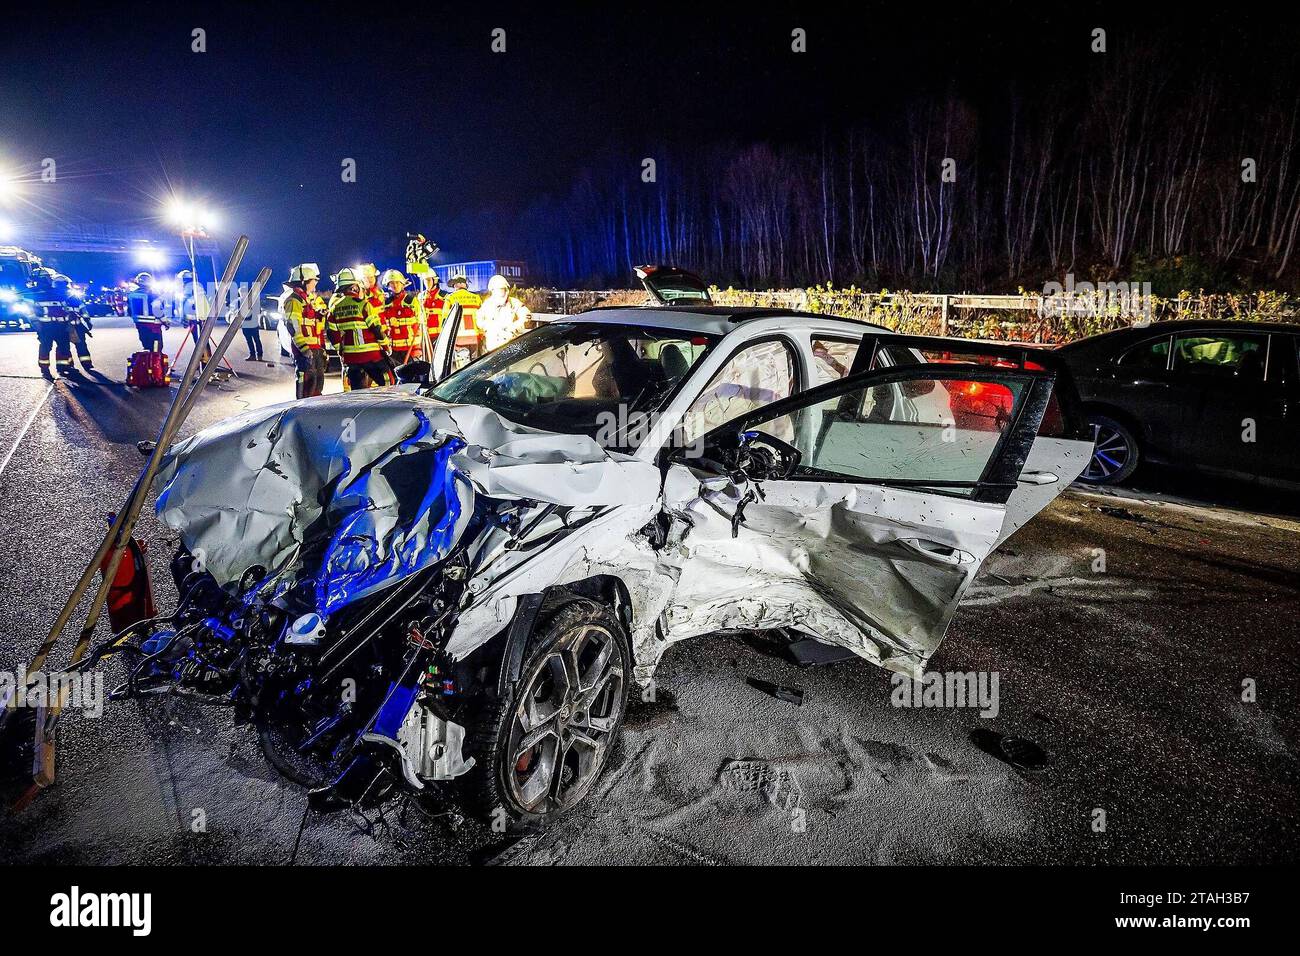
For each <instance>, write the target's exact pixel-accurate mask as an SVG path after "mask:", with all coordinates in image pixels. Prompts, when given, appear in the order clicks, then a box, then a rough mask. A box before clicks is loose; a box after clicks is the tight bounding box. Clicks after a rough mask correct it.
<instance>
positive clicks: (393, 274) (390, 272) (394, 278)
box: [379, 269, 411, 287]
mask: <svg viewBox="0 0 1300 956" xmlns="http://www.w3.org/2000/svg"><path fill="white" fill-rule="evenodd" d="M379 282H380V285H383V286H385V287H387V286H389V285H391V284H392V283H394V282H400V283H401V284H402V286H403V287H406V286H408V285H410V284H411V280H410V279H408V278H406V274H405V273H404V272H401V271H399V270H397V269H386V270H384V275H383V277H382V278H381V279H380V280H379Z"/></svg>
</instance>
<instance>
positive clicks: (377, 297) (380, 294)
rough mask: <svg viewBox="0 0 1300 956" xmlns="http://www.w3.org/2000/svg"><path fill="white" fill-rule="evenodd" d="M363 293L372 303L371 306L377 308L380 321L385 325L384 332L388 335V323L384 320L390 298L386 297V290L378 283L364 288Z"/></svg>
mask: <svg viewBox="0 0 1300 956" xmlns="http://www.w3.org/2000/svg"><path fill="white" fill-rule="evenodd" d="M361 295H362V296H363V297H364V298H365V300H366V301H367V302H369V303H370V307H371V308H372V309H374V310H375V315H377V316H379V321H380V323H381V324H382V325H383V326H384V334H385V335H388V334H389V331H388V323H387V322H385V321H384V306H385V305H386V304H387V303H388V300H387V299H386V298H385V297H384V290H383V289H381V288H380V287H379V285H378V284H376V285H374V286H373V287H372V288H369V289H362V290H361Z"/></svg>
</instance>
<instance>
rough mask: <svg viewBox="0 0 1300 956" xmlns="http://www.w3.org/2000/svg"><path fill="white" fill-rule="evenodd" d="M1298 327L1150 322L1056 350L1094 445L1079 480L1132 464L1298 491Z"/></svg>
mask: <svg viewBox="0 0 1300 956" xmlns="http://www.w3.org/2000/svg"><path fill="white" fill-rule="evenodd" d="M1298 347H1300V325H1282V324H1277V323H1262V322H1158V323H1155V324H1152V325H1147V326H1144V327H1140V328H1129V329H1120V330H1118V331H1115V332H1107V333H1105V334H1103V335H1097V336H1094V337H1092V338H1088V339H1083V340H1082V341H1079V342H1072V343H1070V344H1069V345H1065V346H1062V347H1061V348H1060V349H1059V350H1058V354H1059V355H1060V357H1061V358H1062V359H1063V360H1065V363H1066V365H1067V366H1068V367H1069V368H1070V370H1071V371H1072V372H1073V373H1074V377H1075V380H1076V382H1077V384H1078V388H1079V394H1080V397H1081V398H1082V399H1083V402H1084V409H1085V411H1086V414H1087V417H1088V421H1089V423H1090V425H1091V426H1092V429H1093V437H1094V440H1095V441H1096V447H1095V450H1094V453H1093V457H1092V461H1091V462H1090V463H1089V464H1088V467H1087V469H1085V471H1084V473H1083V474H1082V475H1081V476H1080V477H1081V478H1082V479H1083V480H1084V481H1090V482H1095V483H1098V484H1109V483H1112V482H1120V481H1123V480H1124V479H1126V478H1128V477H1129V476H1130V475H1131V474H1132V473H1133V471H1134V469H1136V468H1137V466H1138V462H1139V461H1143V462H1150V463H1152V464H1158V465H1166V466H1172V467H1175V468H1182V469H1192V470H1197V471H1201V472H1205V473H1209V474H1215V475H1222V476H1225V477H1230V478H1238V479H1248V480H1252V481H1259V482H1261V483H1264V484H1272V485H1284V486H1291V487H1300V363H1298V362H1297V348H1298Z"/></svg>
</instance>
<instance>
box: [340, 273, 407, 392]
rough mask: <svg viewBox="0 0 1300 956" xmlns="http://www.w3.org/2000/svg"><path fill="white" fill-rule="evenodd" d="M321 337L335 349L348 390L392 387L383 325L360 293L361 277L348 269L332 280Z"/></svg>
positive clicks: (391, 371) (367, 300) (390, 368)
mask: <svg viewBox="0 0 1300 956" xmlns="http://www.w3.org/2000/svg"><path fill="white" fill-rule="evenodd" d="M325 334H326V335H328V336H329V339H330V341H331V342H333V343H334V344H335V345H336V346H338V350H339V355H340V356H341V357H342V359H343V375H344V378H345V379H346V382H347V384H348V386H349V387H350V388H373V387H375V386H378V385H393V384H395V383H396V381H397V379H396V377H395V376H394V375H393V362H392V359H391V358H390V357H389V354H388V350H389V344H390V343H389V341H388V336H387V335H386V334H385V333H384V326H383V323H382V322H381V321H380V318H379V313H378V312H376V311H375V309H374V307H373V306H372V305H371V303H370V299H369V298H368V297H367V296H366V295H365V294H364V292H363V291H362V285H361V277H360V276H358V275H357V274H356V272H354V271H353V270H351V269H340V270H339V273H338V275H337V276H335V277H334V297H333V298H332V299H331V300H330V304H329V315H328V316H327V317H326V319H325Z"/></svg>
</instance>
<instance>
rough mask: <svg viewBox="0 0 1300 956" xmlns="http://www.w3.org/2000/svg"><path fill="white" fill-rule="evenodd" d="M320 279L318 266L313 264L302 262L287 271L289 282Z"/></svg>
mask: <svg viewBox="0 0 1300 956" xmlns="http://www.w3.org/2000/svg"><path fill="white" fill-rule="evenodd" d="M319 278H320V266H318V265H316V263H314V262H304V263H302V264H301V265H296V266H294V267H293V268H292V269H290V270H289V281H290V282H310V281H311V280H312V279H319Z"/></svg>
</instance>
